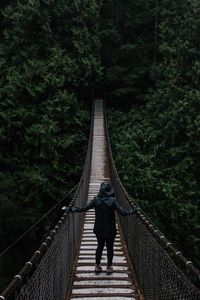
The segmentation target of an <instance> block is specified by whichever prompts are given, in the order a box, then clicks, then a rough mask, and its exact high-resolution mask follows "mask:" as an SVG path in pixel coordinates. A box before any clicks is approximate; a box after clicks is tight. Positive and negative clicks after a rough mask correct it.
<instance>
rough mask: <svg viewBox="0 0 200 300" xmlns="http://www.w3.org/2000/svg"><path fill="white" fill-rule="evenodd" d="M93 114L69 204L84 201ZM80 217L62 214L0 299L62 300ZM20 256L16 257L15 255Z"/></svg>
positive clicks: (88, 168) (77, 242) (87, 181)
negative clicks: (81, 167)
mask: <svg viewBox="0 0 200 300" xmlns="http://www.w3.org/2000/svg"><path fill="white" fill-rule="evenodd" d="M92 137H93V112H92V121H91V128H90V136H89V142H88V150H87V156H86V160H85V166H84V170H83V173H82V176H81V179H80V182H79V184H78V188H77V190H76V192H75V195H74V197H73V199H72V201H71V204H70V205H75V206H81V205H84V204H85V203H86V202H87V196H88V195H87V194H88V186H89V179H90V169H91V153H92ZM83 217H84V216H83V215H82V214H66V213H64V214H63V216H62V217H61V219H60V220H59V222H58V223H57V225H56V226H55V227H54V229H53V230H52V231H51V233H50V235H49V236H48V237H47V238H46V239H45V241H44V242H43V243H42V244H41V246H40V248H39V249H38V250H37V251H35V253H34V254H33V256H32V257H31V258H30V260H29V261H28V262H26V263H25V265H24V267H23V268H22V269H21V271H20V272H19V274H17V275H15V276H14V278H13V280H12V281H11V283H10V284H9V285H8V286H7V288H6V289H5V290H4V291H3V292H2V294H1V295H0V300H1V299H2V300H6V299H16V300H28V299H30V300H38V299H44V300H64V299H65V296H66V293H67V289H68V287H69V282H70V274H71V271H72V267H73V262H74V258H75V256H76V252H77V250H78V245H79V242H80V234H81V230H82V225H83ZM19 255H20V254H19Z"/></svg>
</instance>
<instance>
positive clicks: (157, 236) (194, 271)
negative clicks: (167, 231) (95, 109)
mask: <svg viewBox="0 0 200 300" xmlns="http://www.w3.org/2000/svg"><path fill="white" fill-rule="evenodd" d="M104 112H105V128H106V135H107V151H108V157H109V163H110V170H111V180H112V184H113V186H114V189H115V192H116V195H117V197H118V198H119V199H120V197H122V198H124V202H123V205H125V204H126V203H127V206H128V205H132V206H133V207H138V208H139V209H138V210H137V211H136V215H135V219H136V218H137V220H138V221H139V222H140V223H141V224H143V226H144V227H145V228H146V230H148V233H149V234H150V235H151V237H152V238H153V239H154V240H155V241H156V243H157V244H158V245H160V247H161V248H162V249H163V251H165V252H163V253H164V254H163V255H165V253H166V255H168V256H169V257H170V259H172V261H170V263H174V265H175V259H174V258H176V261H177V263H178V264H180V266H177V263H176V266H177V268H178V269H177V272H179V271H180V273H181V272H182V271H183V270H182V269H180V267H181V266H182V267H183V266H184V267H185V268H186V270H187V271H188V273H189V274H187V275H191V276H193V277H195V278H196V279H198V280H200V271H199V269H198V268H197V267H195V266H194V265H193V263H192V262H191V261H190V260H188V259H187V258H186V257H185V256H184V255H183V254H182V253H181V251H179V250H177V249H176V247H174V245H173V244H172V243H171V242H170V241H169V240H168V239H167V238H166V237H165V235H164V234H163V233H162V232H161V231H160V230H159V229H158V228H157V227H156V226H155V225H154V224H153V223H152V221H151V220H150V219H149V218H148V217H147V216H146V215H145V213H144V212H143V210H142V209H141V208H140V207H139V206H138V204H137V203H136V201H135V200H134V199H133V198H132V197H131V196H130V195H129V194H128V192H127V191H126V189H125V188H124V186H123V184H122V182H121V180H120V177H119V175H118V172H117V169H116V167H115V163H114V159H113V155H112V150H111V144H110V139H109V133H108V124H107V119H106V110H104ZM120 200H121V199H120ZM138 221H136V222H138ZM126 222H128V221H126V220H124V219H121V223H124V224H125V225H124V229H125V230H124V234H125V235H127V239H126V242H127V243H129V242H130V244H132V248H134V246H133V237H131V236H130V233H127V234H126V231H127V230H126V229H127V226H130V224H127V223H126ZM132 224H133V222H132ZM132 224H131V225H132ZM139 226H140V225H138V227H139ZM122 227H123V226H122ZM142 230H143V229H142ZM143 234H145V235H147V232H143ZM137 238H138V239H139V237H137ZM137 238H136V240H135V243H137V244H138V243H140V241H138V240H137ZM149 239H150V237H149ZM144 243H145V240H144ZM152 243H154V242H153V241H152ZM135 247H136V246H135ZM138 247H139V245H138ZM153 247H154V248H155V247H156V246H152V249H153ZM132 248H131V246H130V247H129V251H130V252H131V251H133V250H132ZM141 248H142V247H141ZM136 251H137V249H136ZM144 251H147V252H148V250H145V249H144ZM134 255H135V254H133V255H132V259H133V264H134V263H135V260H137V258H138V257H137V256H136V255H135V256H134ZM138 255H140V253H138ZM141 255H142V254H141ZM140 264H141V265H140V268H141V266H142V264H143V262H140ZM143 267H144V266H142V268H143ZM136 271H137V272H138V274H137V276H138V277H140V276H141V278H140V280H139V281H140V285H141V287H143V289H144V291H145V289H146V287H145V285H147V286H148V283H147V282H144V281H145V279H144V276H143V274H139V273H140V270H139V267H138V270H136ZM143 272H144V271H143ZM148 272H149V271H148ZM184 273H186V272H185V271H184ZM152 276H153V274H152ZM184 276H186V275H184ZM186 278H187V277H186ZM185 280H186V279H185ZM187 280H188V282H187V284H188V286H190V288H188V290H189V289H191V290H192V291H193V294H194V295H193V296H192V297H191V298H187V299H191V300H194V299H200V291H199V289H198V288H197V287H196V286H194V285H193V284H192V283H191V281H190V280H189V278H187ZM183 281H184V279H183ZM149 288H150V289H155V290H156V287H155V286H153V283H152V286H151V287H149ZM144 294H145V293H144ZM147 294H148V293H147ZM147 294H146V295H147ZM152 295H153V296H152ZM168 296H169V295H168ZM151 297H152V298H151ZM154 297H155V298H154ZM156 297H157V296H156V295H155V294H154V292H152V291H151V293H149V294H148V297H147V299H148V300H149V299H171V298H162V297H163V295H162V294H160V298H156ZM173 299H177V298H173ZM178 299H186V298H178Z"/></svg>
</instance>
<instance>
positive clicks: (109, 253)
mask: <svg viewBox="0 0 200 300" xmlns="http://www.w3.org/2000/svg"><path fill="white" fill-rule="evenodd" d="M114 240H115V238H111V239H104V238H101V237H98V236H97V242H98V246H97V250H96V264H97V265H99V264H100V261H101V256H102V252H103V248H104V245H105V244H106V248H107V258H108V267H110V266H111V265H112V260H113V245H114Z"/></svg>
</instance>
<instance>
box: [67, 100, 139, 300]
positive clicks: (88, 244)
mask: <svg viewBox="0 0 200 300" xmlns="http://www.w3.org/2000/svg"><path fill="white" fill-rule="evenodd" d="M94 109H95V113H94V133H93V149H92V165H91V176H90V185H89V196H88V201H90V200H92V199H93V197H94V196H96V195H97V194H98V191H99V188H100V184H101V182H102V181H105V180H108V179H109V177H110V176H109V169H108V161H107V157H106V139H105V128H104V114H103V101H102V100H96V101H95V108H94ZM94 219H95V212H94V210H89V211H87V212H86V215H85V223H84V229H83V235H82V240H81V244H80V249H79V256H78V261H77V265H76V270H75V274H74V278H73V286H72V291H71V295H70V296H69V298H68V299H73V300H86V299H87V300H97V299H101V300H112V299H113V300H114V299H116V300H136V299H137V298H136V288H135V285H134V283H133V279H132V276H131V271H130V266H129V263H128V259H127V257H126V254H125V252H124V247H123V243H122V237H121V236H120V234H119V230H117V236H116V240H115V245H114V259H113V268H114V272H113V273H112V274H110V275H107V273H106V272H105V271H106V266H107V257H106V249H104V251H103V255H102V260H101V266H102V267H103V271H102V272H101V273H100V274H95V272H94V267H95V250H96V247H97V241H96V237H95V235H94V233H93V227H94ZM117 227H118V224H117Z"/></svg>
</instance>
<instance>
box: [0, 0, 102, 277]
mask: <svg viewBox="0 0 200 300" xmlns="http://www.w3.org/2000/svg"><path fill="white" fill-rule="evenodd" d="M66 2H67V3H66ZM98 15H99V7H98V5H97V4H96V1H93V0H91V1H88V2H87V5H84V4H82V5H81V4H80V3H79V2H77V3H76V2H74V1H64V0H41V1H39V0H29V1H24V0H20V1H16V2H13V3H10V5H7V6H6V7H5V9H4V10H2V18H3V21H2V25H3V32H2V36H1V50H0V70H1V81H0V98H1V103H0V116H1V131H0V139H1V149H2V151H1V156H0V162H1V173H0V189H1V199H0V240H1V246H0V252H1V251H3V250H4V249H5V248H6V247H7V246H8V245H9V244H10V243H11V242H13V240H15V239H16V237H18V236H19V235H20V234H22V233H23V232H24V231H25V230H26V229H27V228H28V227H29V226H30V225H32V224H33V223H34V222H35V221H36V220H37V219H38V218H39V217H40V216H42V215H43V214H44V212H46V211H47V210H48V209H49V208H50V207H52V206H53V205H54V204H55V203H56V202H57V201H58V200H60V199H61V198H62V197H63V194H64V193H65V192H66V191H67V190H69V189H70V188H71V187H72V186H74V185H75V184H77V183H78V180H79V178H80V175H81V172H82V168H83V165H84V157H85V154H86V149H87V137H88V133H89V125H90V117H89V107H88V104H87V102H83V98H86V97H90V95H91V93H92V90H93V86H94V84H95V81H97V80H99V78H100V76H101V68H100V63H99V57H98V47H99V44H98V38H97V34H96V25H95V22H96V20H97V18H98ZM58 216H60V213H59V214H58ZM58 216H57V217H58ZM47 221H48V220H46V223H47V225H48V222H47ZM54 222H55V220H54ZM41 229H42V228H41V227H40V230H41ZM42 232H44V229H42V230H41V232H40V234H39V235H38V231H36V232H32V233H31V235H32V239H30V236H29V237H28V238H26V239H25V240H23V245H22V246H23V249H25V253H26V254H25V255H30V253H31V252H32V251H33V249H34V248H35V244H34V240H35V239H36V238H37V239H39V240H41V236H42ZM27 239H28V244H29V245H30V244H32V246H27V247H28V249H29V250H30V251H27V249H26V248H27V247H26V245H27ZM17 253H20V254H21V257H22V260H23V261H24V257H23V250H22V249H21V250H19V249H18V252H17ZM8 255H9V257H11V252H10V253H8ZM14 257H15V256H14ZM14 257H13V260H14ZM17 260H18V262H19V263H20V259H17ZM2 261H3V263H4V262H6V263H7V260H6V257H5V256H4V257H3V258H2ZM9 263H12V269H11V271H12V272H14V265H13V261H12V262H9ZM1 267H2V266H1ZM1 272H3V270H2V268H1Z"/></svg>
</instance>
